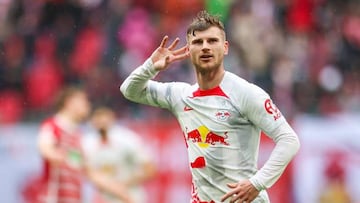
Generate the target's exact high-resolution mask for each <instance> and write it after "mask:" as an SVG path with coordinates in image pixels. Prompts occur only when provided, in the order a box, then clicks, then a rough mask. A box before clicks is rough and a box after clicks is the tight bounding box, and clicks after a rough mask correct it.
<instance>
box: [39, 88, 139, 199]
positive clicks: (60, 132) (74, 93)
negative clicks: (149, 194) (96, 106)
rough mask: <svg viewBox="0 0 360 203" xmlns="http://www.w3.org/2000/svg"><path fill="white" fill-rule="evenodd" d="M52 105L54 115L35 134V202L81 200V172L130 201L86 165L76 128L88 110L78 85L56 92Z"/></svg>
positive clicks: (120, 187)
mask: <svg viewBox="0 0 360 203" xmlns="http://www.w3.org/2000/svg"><path fill="white" fill-rule="evenodd" d="M55 107H56V113H55V115H54V116H52V117H50V118H49V119H46V120H45V121H44V122H43V123H42V125H41V127H40V132H39V136H38V147H39V151H40V154H41V156H42V158H43V160H44V167H43V174H42V177H41V179H40V181H39V183H38V184H37V185H36V186H37V188H36V189H35V191H36V193H37V194H34V196H36V197H35V198H36V200H35V202H37V203H42V202H44V203H45V202H46V203H81V202H82V194H81V191H82V187H81V185H82V180H83V178H84V175H85V177H88V178H89V179H90V180H91V181H92V182H94V183H95V184H96V186H97V187H99V188H101V189H103V190H106V191H108V192H109V193H111V194H113V195H116V196H117V197H119V198H122V199H124V200H126V201H124V202H126V203H134V202H133V201H132V200H131V198H130V197H129V195H128V194H127V191H126V189H125V188H124V187H122V186H121V185H117V184H116V183H114V182H112V181H109V180H108V179H107V178H106V177H105V176H104V175H103V174H101V173H99V172H97V171H95V170H91V168H88V167H87V166H86V165H87V164H86V161H85V160H84V156H83V151H82V148H81V141H80V139H81V133H80V131H79V126H80V124H81V123H82V121H84V120H85V119H86V118H87V117H88V115H89V113H90V102H89V101H88V98H87V95H86V93H85V92H84V91H83V90H82V89H79V88H75V87H69V88H66V89H64V90H63V91H62V92H61V93H60V95H59V97H58V100H57V102H56V105H55Z"/></svg>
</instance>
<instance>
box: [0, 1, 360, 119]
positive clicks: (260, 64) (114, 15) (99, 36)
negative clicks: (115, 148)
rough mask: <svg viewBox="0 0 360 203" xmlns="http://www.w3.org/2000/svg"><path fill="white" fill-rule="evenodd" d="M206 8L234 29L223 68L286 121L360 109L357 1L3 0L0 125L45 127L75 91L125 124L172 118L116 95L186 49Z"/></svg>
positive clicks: (173, 73) (178, 70) (182, 77)
mask: <svg viewBox="0 0 360 203" xmlns="http://www.w3.org/2000/svg"><path fill="white" fill-rule="evenodd" d="M202 9H206V10H208V11H209V12H210V13H216V14H219V15H220V16H221V18H222V20H223V22H224V23H225V25H226V27H227V36H228V40H229V42H230V49H231V51H230V54H229V55H228V56H227V57H226V59H225V67H226V68H227V69H228V70H230V71H232V72H234V73H236V74H238V75H240V76H241V77H243V78H245V79H247V80H250V81H252V82H254V83H256V84H258V85H259V86H261V87H262V88H264V89H265V90H267V91H268V92H269V93H270V94H271V96H272V98H273V99H274V100H275V102H276V103H277V104H278V106H279V107H280V109H281V110H282V112H283V114H285V115H286V116H287V117H288V118H289V119H291V118H292V117H293V116H295V115H297V114H298V113H314V114H319V115H329V114H333V113H339V112H354V111H360V3H359V1H357V0H241V1H237V0H203V1H199V0H187V1H183V0H167V1H161V0H152V1H148V0H38V1H28V0H1V1H0V123H14V122H19V121H39V120H41V119H43V118H44V116H46V115H48V113H49V112H50V111H51V109H52V108H51V104H52V101H53V98H54V96H55V95H56V94H57V92H58V91H59V90H60V89H61V88H63V87H65V86H67V85H69V84H72V85H74V84H76V85H80V86H82V87H84V88H85V89H86V91H87V92H88V94H89V95H90V100H91V101H92V103H93V105H94V106H97V105H107V106H109V107H111V108H113V109H114V110H115V111H116V112H118V113H119V115H121V116H129V115H131V116H132V117H136V118H141V119H143V118H145V119H151V118H155V117H156V118H161V117H165V118H166V117H167V116H168V114H167V113H165V111H162V110H158V109H156V108H151V107H146V106H143V105H137V104H134V103H131V102H128V101H127V100H125V99H124V98H122V96H121V94H120V93H119V89H118V87H119V85H120V84H121V82H122V81H123V79H124V77H125V76H127V75H128V74H129V72H130V71H132V70H133V69H135V68H136V67H137V66H138V65H140V63H141V62H142V61H144V60H145V59H146V58H147V57H149V55H150V54H151V51H152V50H154V48H155V47H156V46H157V45H158V44H159V42H160V41H161V39H162V37H163V35H169V36H170V38H172V39H174V38H175V37H180V39H181V44H184V43H186V41H185V34H186V31H185V30H184V29H185V28H186V26H185V25H187V24H188V23H189V22H190V21H191V19H192V18H193V15H194V14H195V13H197V12H198V11H199V10H202ZM176 66H177V67H176ZM191 69H192V67H191V66H190V63H189V62H186V61H184V62H179V63H177V64H176V65H175V67H171V68H170V69H169V70H168V71H166V72H163V73H161V74H160V75H159V76H158V77H159V78H158V79H159V80H161V81H185V82H190V83H193V82H194V81H195V78H194V75H193V71H192V70H191ZM239 91H241V90H239ZM120 112H121V114H120Z"/></svg>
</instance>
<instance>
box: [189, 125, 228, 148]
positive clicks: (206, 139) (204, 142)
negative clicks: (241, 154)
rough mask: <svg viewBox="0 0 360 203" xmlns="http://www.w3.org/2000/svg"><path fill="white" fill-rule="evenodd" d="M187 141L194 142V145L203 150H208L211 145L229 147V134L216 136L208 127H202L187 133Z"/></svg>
mask: <svg viewBox="0 0 360 203" xmlns="http://www.w3.org/2000/svg"><path fill="white" fill-rule="evenodd" d="M186 134H187V140H188V141H192V142H193V143H197V145H198V146H199V147H201V148H207V147H209V146H210V145H216V144H222V145H229V143H228V142H227V141H226V139H227V138H228V135H227V132H225V133H224V134H223V135H219V134H216V133H214V132H212V131H210V130H209V128H207V127H206V126H204V125H202V126H200V127H198V128H196V129H194V130H192V131H190V132H188V131H187V128H186Z"/></svg>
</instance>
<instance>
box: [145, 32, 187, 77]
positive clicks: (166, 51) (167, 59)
mask: <svg viewBox="0 0 360 203" xmlns="http://www.w3.org/2000/svg"><path fill="white" fill-rule="evenodd" d="M168 40H169V37H168V36H165V37H164V38H163V39H162V41H161V43H160V46H159V47H158V48H157V49H156V50H155V51H154V52H153V53H152V55H151V60H152V62H153V64H154V68H155V70H158V71H161V70H165V69H166V68H167V67H168V66H169V64H171V63H172V62H174V61H177V60H182V59H185V58H187V57H189V52H188V49H187V45H185V46H183V47H181V48H179V49H175V47H176V45H177V44H178V43H179V38H176V39H175V40H174V41H173V42H172V43H171V44H170V45H169V46H168V47H166V44H167V42H168ZM174 49H175V50H174Z"/></svg>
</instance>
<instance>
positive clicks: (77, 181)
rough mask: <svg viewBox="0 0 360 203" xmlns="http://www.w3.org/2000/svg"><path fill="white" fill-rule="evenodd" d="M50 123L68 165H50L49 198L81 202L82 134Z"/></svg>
mask: <svg viewBox="0 0 360 203" xmlns="http://www.w3.org/2000/svg"><path fill="white" fill-rule="evenodd" d="M49 125H50V126H51V127H52V128H53V130H54V135H55V137H56V138H55V140H56V146H57V148H58V149H59V150H60V151H62V152H64V154H65V159H66V165H60V166H59V165H56V166H55V165H51V164H50V165H49V179H48V189H47V193H46V194H47V198H50V199H52V198H57V201H58V202H81V178H82V176H81V172H80V171H81V167H82V161H83V157H82V151H81V146H80V134H79V132H77V131H74V132H71V133H70V132H67V131H66V130H64V129H62V128H61V127H59V125H57V124H56V122H51V123H49Z"/></svg>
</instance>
